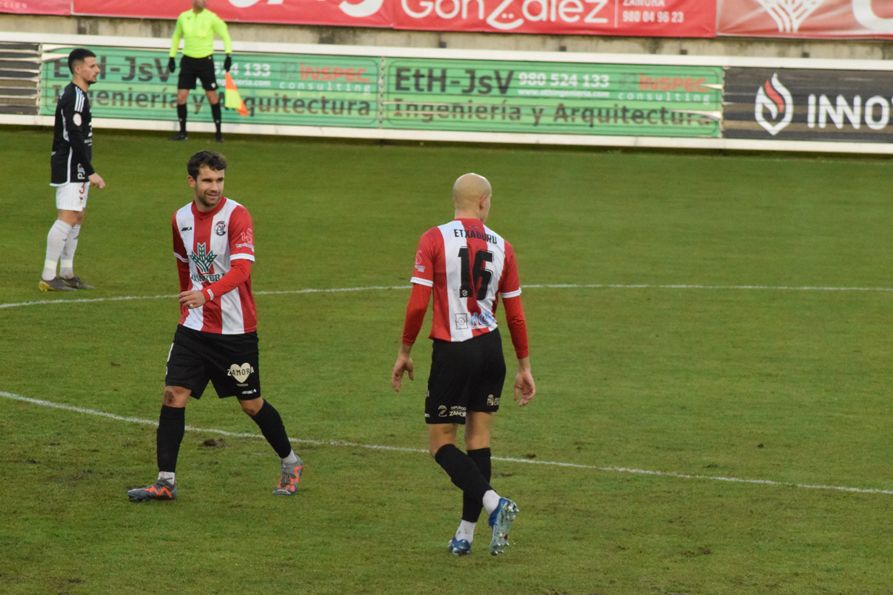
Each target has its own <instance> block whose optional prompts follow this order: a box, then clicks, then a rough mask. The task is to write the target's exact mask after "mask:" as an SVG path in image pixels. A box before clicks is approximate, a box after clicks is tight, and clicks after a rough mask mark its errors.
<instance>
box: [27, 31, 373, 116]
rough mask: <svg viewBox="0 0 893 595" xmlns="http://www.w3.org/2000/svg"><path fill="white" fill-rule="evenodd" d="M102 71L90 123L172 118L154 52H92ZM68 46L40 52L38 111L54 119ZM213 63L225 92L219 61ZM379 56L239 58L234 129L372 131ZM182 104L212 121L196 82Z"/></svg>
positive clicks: (167, 81)
mask: <svg viewBox="0 0 893 595" xmlns="http://www.w3.org/2000/svg"><path fill="white" fill-rule="evenodd" d="M91 49H92V50H93V51H94V52H96V55H97V62H98V63H99V65H100V71H101V74H100V76H99V79H98V80H97V82H96V84H95V85H94V86H93V87H92V88H91V90H90V102H91V108H92V110H93V117H95V118H122V119H144V120H145V119H148V120H171V121H173V120H176V112H175V105H176V97H177V75H178V73H179V71H178V72H174V73H171V72H169V71H168V69H167V62H168V56H167V53H166V52H162V51H159V50H137V49H128V48H114V47H93V48H91ZM71 50H72V48H71V47H61V48H54V49H52V50H49V51H47V52H45V53H44V63H43V70H42V77H41V80H42V87H41V102H40V113H41V114H42V115H52V114H53V113H54V110H55V105H56V97H57V96H58V94H59V92H60V91H61V90H62V88H63V87H64V86H65V85H66V84H68V82H69V81H70V80H71V75H70V74H69V72H68V66H67V64H66V58H67V56H68V53H69V52H70V51H71ZM218 62H219V63H218V64H217V69H218V70H217V82H218V85H219V87H220V89H219V91H220V92H221V93H223V92H224V89H223V85H224V78H223V77H224V72H223V67H222V61H218ZM379 62H380V60H379V59H378V58H368V57H354V56H348V57H342V56H314V55H293V54H241V55H239V56H237V57H236V62H235V64H233V67H232V70H230V74H231V75H232V77H233V79H234V80H235V83H236V86H237V87H238V89H239V94H240V95H241V96H242V99H243V100H244V101H245V105H246V107H247V108H248V115H247V116H239V115H238V114H236V113H235V112H228V113H227V115H226V116H225V118H226V119H227V121H229V122H232V123H237V124H276V125H285V126H346V127H351V128H368V127H377V126H378V125H379V123H378V97H379V82H378V81H379V75H378V65H379ZM197 86H198V88H197V89H196V91H194V92H192V93H190V95H189V100H188V103H187V105H188V106H189V119H190V120H193V121H199V122H210V121H211V109H210V106H209V105H208V100H207V97H206V96H205V94H204V92H203V91H202V89H201V83H198V85H197Z"/></svg>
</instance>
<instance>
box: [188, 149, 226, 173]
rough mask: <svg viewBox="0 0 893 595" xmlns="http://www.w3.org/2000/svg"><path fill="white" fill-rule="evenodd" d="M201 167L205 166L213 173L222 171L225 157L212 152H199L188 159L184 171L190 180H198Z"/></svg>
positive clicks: (224, 165) (224, 166)
mask: <svg viewBox="0 0 893 595" xmlns="http://www.w3.org/2000/svg"><path fill="white" fill-rule="evenodd" d="M202 166H207V167H208V168H210V169H213V170H215V171H223V170H225V169H226V157H224V156H223V155H221V154H220V153H215V152H214V151H199V152H198V153H196V154H195V155H193V156H192V157H190V158H189V163H187V164H186V171H187V172H188V173H189V176H190V177H191V178H192V179H194V180H195V179H198V170H200V169H201V168H202Z"/></svg>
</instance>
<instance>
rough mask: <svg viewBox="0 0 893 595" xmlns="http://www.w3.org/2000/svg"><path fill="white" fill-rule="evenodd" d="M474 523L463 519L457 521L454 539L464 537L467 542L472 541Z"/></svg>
mask: <svg viewBox="0 0 893 595" xmlns="http://www.w3.org/2000/svg"><path fill="white" fill-rule="evenodd" d="M476 524H477V523H471V522H468V521H465V520H462V521H459V528H458V529H456V539H464V540H465V541H467V542H468V543H471V542H472V541H474V526H475V525H476Z"/></svg>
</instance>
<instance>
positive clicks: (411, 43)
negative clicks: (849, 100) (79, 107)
mask: <svg viewBox="0 0 893 595" xmlns="http://www.w3.org/2000/svg"><path fill="white" fill-rule="evenodd" d="M173 27H174V21H173V20H152V19H114V18H97V17H53V16H21V15H10V14H0V31H17V32H23V33H25V32H34V33H41V32H43V33H60V34H63V33H64V34H86V35H119V36H133V37H170V36H171V34H172V33H173ZM229 28H230V35H231V36H232V38H233V40H238V41H265V42H281V43H309V44H317V43H318V44H339V45H368V46H384V47H388V46H397V47H425V48H437V47H441V48H453V49H489V50H525V51H554V52H558V51H567V52H588V53H608V54H669V55H679V54H690V55H700V56H754V57H779V58H841V59H858V60H866V59H868V60H888V59H893V43H891V42H889V41H828V40H773V39H749V38H748V39H745V38H722V39H659V38H639V37H597V36H584V35H571V36H563V37H560V36H546V35H521V34H515V35H506V34H497V33H432V32H420V31H392V30H384V29H362V28H345V27H315V26H299V25H255V24H244V23H230V24H229Z"/></svg>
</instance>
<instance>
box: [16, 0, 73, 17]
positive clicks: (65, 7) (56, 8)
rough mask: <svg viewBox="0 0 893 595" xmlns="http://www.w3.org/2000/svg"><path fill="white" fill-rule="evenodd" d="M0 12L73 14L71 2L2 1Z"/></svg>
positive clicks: (42, 0) (41, 0)
mask: <svg viewBox="0 0 893 595" xmlns="http://www.w3.org/2000/svg"><path fill="white" fill-rule="evenodd" d="M0 12H11V13H16V14H71V0H0Z"/></svg>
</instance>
